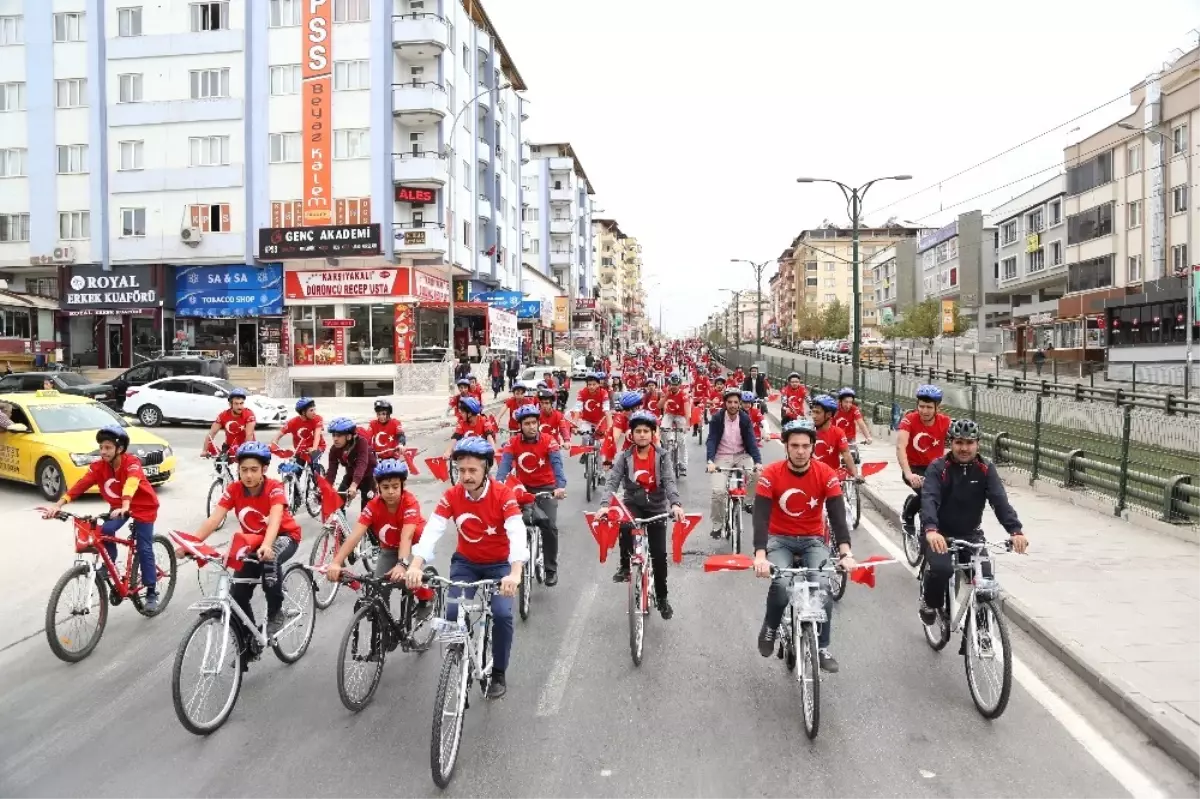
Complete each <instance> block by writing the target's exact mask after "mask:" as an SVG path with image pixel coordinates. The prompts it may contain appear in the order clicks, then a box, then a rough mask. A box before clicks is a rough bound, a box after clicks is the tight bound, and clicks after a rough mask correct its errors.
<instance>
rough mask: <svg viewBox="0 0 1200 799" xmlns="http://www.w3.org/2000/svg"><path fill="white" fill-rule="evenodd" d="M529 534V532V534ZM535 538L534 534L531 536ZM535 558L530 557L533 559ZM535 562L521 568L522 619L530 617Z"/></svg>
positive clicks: (520, 604)
mask: <svg viewBox="0 0 1200 799" xmlns="http://www.w3.org/2000/svg"><path fill="white" fill-rule="evenodd" d="M527 535H528V534H527ZM529 538H530V539H532V538H533V536H532V535H530V536H529ZM532 551H533V544H532V541H531V542H530V552H532ZM532 560H533V558H532V557H531V558H530V561H532ZM533 569H534V566H533V563H532V562H530V563H526V564H525V568H523V569H521V584H520V585H519V586H518V587H517V611H518V612H519V613H520V614H521V621H527V620H528V619H529V602H530V599H532V597H533Z"/></svg>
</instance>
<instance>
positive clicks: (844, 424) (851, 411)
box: [833, 386, 871, 455]
mask: <svg viewBox="0 0 1200 799" xmlns="http://www.w3.org/2000/svg"><path fill="white" fill-rule="evenodd" d="M837 395H838V409H837V413H836V414H834V417H833V423H834V424H836V425H837V426H838V427H839V428H841V431H842V432H843V433H845V434H846V440H847V441H849V442H850V443H851V444H856V443H857V440H858V433H859V431H861V432H862V434H863V441H864V442H865V443H867V444H870V443H871V428H870V427H868V426H867V420H866V419H864V418H863V415H862V411H861V410H859V407H858V405H857V404H856V403H855V401H854V399H855V397H856V396H857V395H856V394H855V393H854V389H853V388H851V387H850V386H846V387H845V388H842V389H839V390H838V394H837ZM852 449H854V450H855V455H857V448H854V447H852Z"/></svg>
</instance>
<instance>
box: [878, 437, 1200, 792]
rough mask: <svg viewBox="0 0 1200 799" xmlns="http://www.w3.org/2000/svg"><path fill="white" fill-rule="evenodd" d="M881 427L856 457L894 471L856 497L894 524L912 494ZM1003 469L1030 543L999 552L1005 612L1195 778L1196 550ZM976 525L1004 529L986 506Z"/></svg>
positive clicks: (1199, 629) (997, 532)
mask: <svg viewBox="0 0 1200 799" xmlns="http://www.w3.org/2000/svg"><path fill="white" fill-rule="evenodd" d="M876 432H877V433H880V432H882V435H877V436H876V438H875V443H874V444H872V445H870V446H866V445H862V444H860V447H861V451H862V459H863V461H864V462H865V461H883V460H886V461H887V462H888V463H889V466H888V468H887V469H885V470H884V471H883V472H881V473H880V474H879V475H877V476H875V477H873V478H870V479H869V480H868V482H867V483H866V485H865V486H864V489H865V490H864V492H863V496H864V497H865V498H867V499H869V500H870V501H871V502H872V503H873V504H874V505H875V506H876V507H877V509H878V510H879V511H880V512H881V513H882V514H883V515H884V517H885V518H887V519H888V521H889V522H891V523H892V524H893V525H895V528H896V530H897V531H898V530H899V528H900V509H901V508H902V507H903V504H904V499H905V497H906V496H907V495H908V493H909V489H907V488H906V487H905V486H904V485H903V484H902V483H901V480H900V467H899V466H898V465H897V463H896V454H895V446H894V443H893V442H894V439H892V438H891V437H890V436H889V435H888V433H887V431H886V428H880V427H876ZM1001 474H1002V476H1003V477H1004V481H1005V485H1006V487H1007V489H1008V494H1009V498H1010V499H1011V501H1012V504H1013V507H1015V508H1016V510H1017V513H1018V515H1019V516H1020V517H1021V521H1022V522H1023V524H1024V525H1025V529H1026V530H1027V531H1028V535H1029V542H1030V548H1029V554H1027V555H1023V556H1015V555H1012V556H1001V557H1000V558H999V559H998V560H999V565H998V571H999V579H1000V583H1001V585H1003V587H1004V594H1005V612H1006V614H1007V615H1008V616H1009V618H1010V619H1011V620H1012V621H1013V622H1015V623H1016V624H1017V625H1018V626H1019V627H1021V628H1022V629H1023V630H1025V631H1026V632H1027V633H1029V635H1030V636H1031V637H1033V638H1034V639H1035V640H1037V641H1038V643H1039V644H1041V645H1042V646H1043V647H1045V648H1046V649H1047V650H1048V651H1050V652H1051V653H1053V654H1054V655H1055V656H1056V657H1058V658H1059V659H1060V660H1062V661H1063V662H1064V663H1065V664H1066V665H1067V666H1068V667H1070V668H1071V670H1072V671H1074V672H1075V673H1076V674H1077V675H1078V676H1079V677H1080V678H1082V679H1083V680H1084V682H1086V683H1088V684H1089V685H1090V686H1092V688H1094V689H1095V690H1096V691H1098V692H1099V693H1100V694H1101V695H1102V696H1104V697H1105V699H1107V700H1108V701H1109V702H1111V703H1112V704H1113V705H1114V706H1115V707H1116V708H1117V709H1119V710H1120V711H1121V712H1122V713H1124V714H1125V715H1127V716H1128V717H1129V718H1130V719H1131V720H1132V721H1133V722H1134V723H1135V724H1137V725H1138V727H1139V728H1140V729H1141V730H1142V731H1143V732H1145V733H1146V734H1147V735H1148V736H1150V738H1151V739H1152V740H1154V741H1155V742H1156V743H1157V744H1158V745H1159V746H1160V747H1161V748H1162V749H1163V750H1164V751H1166V752H1167V753H1168V754H1170V755H1171V756H1172V757H1174V758H1175V759H1176V760H1178V761H1179V762H1181V763H1182V764H1183V765H1185V766H1186V767H1187V768H1189V769H1190V770H1191V771H1192V772H1193V773H1196V774H1200V547H1197V546H1196V545H1195V544H1192V543H1188V542H1185V541H1182V540H1179V539H1177V538H1173V537H1170V536H1167V535H1164V534H1161V533H1156V532H1152V531H1150V530H1147V529H1143V528H1140V527H1138V526H1137V525H1136V524H1135V523H1132V522H1128V521H1122V520H1120V519H1116V518H1114V517H1112V516H1107V515H1104V514H1101V513H1099V512H1096V511H1092V510H1089V509H1087V508H1081V507H1079V506H1076V505H1072V504H1069V503H1065V502H1062V501H1061V500H1056V499H1054V498H1052V497H1048V496H1045V495H1042V494H1039V493H1037V492H1036V491H1034V490H1033V489H1030V488H1029V487H1028V484H1027V481H1026V480H1025V479H1024V477H1023V476H1021V475H1019V474H1017V473H1015V472H1010V471H1007V470H1004V469H1002V470H1001ZM983 530H984V532H985V533H986V534H987V537H988V539H989V540H992V541H1002V540H1004V538H1005V536H1006V533H1005V532H1004V529H1003V528H1002V527H1001V526H1000V524H999V523H998V522H997V521H996V517H995V516H994V515H993V514H992V512H991V511H990V510H985V511H984V517H983ZM915 601H916V600H915V597H914V603H915ZM914 607H915V605H914Z"/></svg>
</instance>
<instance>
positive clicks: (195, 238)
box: [179, 227, 204, 247]
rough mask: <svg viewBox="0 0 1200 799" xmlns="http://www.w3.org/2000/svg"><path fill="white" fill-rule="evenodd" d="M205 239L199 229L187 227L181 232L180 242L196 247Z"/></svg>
mask: <svg viewBox="0 0 1200 799" xmlns="http://www.w3.org/2000/svg"><path fill="white" fill-rule="evenodd" d="M203 237H204V232H203V231H202V230H200V228H198V227H185V228H183V229H182V230H180V231H179V240H180V241H182V242H183V243H184V244H190V245H192V246H193V247H195V246H196V245H197V244H199V243H200V239H201V238H203Z"/></svg>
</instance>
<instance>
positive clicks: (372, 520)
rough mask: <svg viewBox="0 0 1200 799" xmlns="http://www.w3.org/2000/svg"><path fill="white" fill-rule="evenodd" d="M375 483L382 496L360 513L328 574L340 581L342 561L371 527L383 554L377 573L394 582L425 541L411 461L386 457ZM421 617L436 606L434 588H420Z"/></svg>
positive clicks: (377, 560) (419, 604)
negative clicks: (412, 485)
mask: <svg viewBox="0 0 1200 799" xmlns="http://www.w3.org/2000/svg"><path fill="white" fill-rule="evenodd" d="M374 476H375V485H376V486H377V487H378V490H379V495H378V496H377V497H375V498H374V499H372V500H371V501H370V502H368V503H367V506H366V507H365V508H363V512H362V513H361V514H360V515H359V517H358V521H357V522H356V523H355V525H354V530H353V531H352V532H351V533H350V536H349V537H348V538H347V539H346V540H345V541H343V542H342V546H341V547H340V548H339V549H338V551H337V554H336V555H334V556H333V562H332V563H330V564H329V568H328V570H327V575H328V577H329V579H330V580H333V581H335V582H336V581H337V580H338V579H339V578H340V577H341V574H342V564H343V563H345V562H346V558H347V557H349V556H350V553H351V552H353V551H354V548H355V547H356V546H358V542H359V541H361V540H362V537H363V536H364V535H366V533H367V531H368V530H370V531H371V532H372V533H373V534H374V536H375V538H377V539H378V540H379V557H378V558H377V559H376V561H375V576H376V577H383V576H385V575H386V576H387V578H388V579H389V580H391V581H392V582H393V583H398V582H402V581H403V580H404V575H405V572H407V571H408V561H409V559H410V558H411V557H412V547H413V544H415V543H417V542H418V541H420V540H421V532H422V531H423V530H424V529H425V519H424V518H423V517H422V516H421V503H420V502H418V501H417V498H416V496H415V495H413V493H412V492H411V491H406V490H405V488H404V486H405V483H406V482H407V481H408V464H406V463H405V462H404V461H402V460H395V459H391V460H383V461H380V462H379V464H378V465H377V466H376V467H375V475H374ZM416 593H417V599H418V600H419V601H418V604H417V618H418V620H421V621H423V620H424V619H426V618H428V617H429V612H430V610H432V609H433V603H432V602H431V601H430V600H432V599H433V590H432V589H430V588H419V589H417V592H416Z"/></svg>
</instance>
